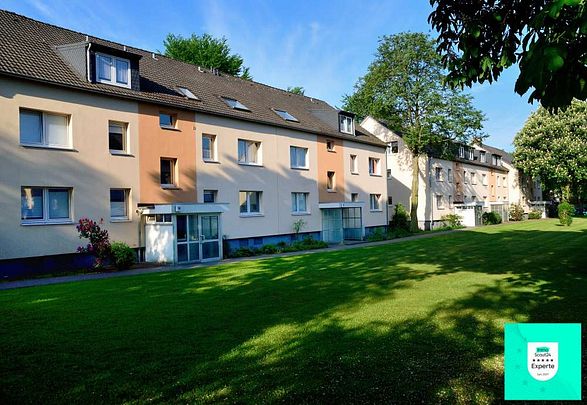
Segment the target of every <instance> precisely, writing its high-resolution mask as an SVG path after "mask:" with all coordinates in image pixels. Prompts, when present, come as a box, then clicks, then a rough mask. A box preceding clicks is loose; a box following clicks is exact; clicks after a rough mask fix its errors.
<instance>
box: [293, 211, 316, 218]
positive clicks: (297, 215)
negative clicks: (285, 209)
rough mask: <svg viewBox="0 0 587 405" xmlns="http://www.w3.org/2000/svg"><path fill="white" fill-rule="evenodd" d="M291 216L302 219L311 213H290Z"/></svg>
mask: <svg viewBox="0 0 587 405" xmlns="http://www.w3.org/2000/svg"><path fill="white" fill-rule="evenodd" d="M291 215H292V216H293V217H303V216H306V215H312V213H311V212H292V213H291Z"/></svg>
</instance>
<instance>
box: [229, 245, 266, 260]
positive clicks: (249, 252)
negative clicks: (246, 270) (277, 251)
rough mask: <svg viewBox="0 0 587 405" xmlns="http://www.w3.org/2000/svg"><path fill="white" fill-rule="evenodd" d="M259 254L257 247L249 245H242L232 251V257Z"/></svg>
mask: <svg viewBox="0 0 587 405" xmlns="http://www.w3.org/2000/svg"><path fill="white" fill-rule="evenodd" d="M258 254H259V250H258V249H255V248H248V247H242V248H238V249H235V250H233V251H232V252H231V253H230V257H235V258H236V257H250V256H256V255H258Z"/></svg>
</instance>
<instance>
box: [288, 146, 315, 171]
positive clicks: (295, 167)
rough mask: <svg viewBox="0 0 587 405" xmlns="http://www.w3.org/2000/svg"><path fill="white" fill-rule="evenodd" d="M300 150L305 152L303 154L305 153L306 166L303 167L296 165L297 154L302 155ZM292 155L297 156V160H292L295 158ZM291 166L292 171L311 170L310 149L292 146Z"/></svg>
mask: <svg viewBox="0 0 587 405" xmlns="http://www.w3.org/2000/svg"><path fill="white" fill-rule="evenodd" d="M298 150H299V151H303V153H304V165H303V166H297V165H296V163H297V154H298V153H300V152H298ZM292 154H295V155H296V159H292V157H293V155H292ZM289 164H290V167H291V168H292V169H309V168H310V165H309V162H308V148H304V147H301V146H294V145H290V147H289Z"/></svg>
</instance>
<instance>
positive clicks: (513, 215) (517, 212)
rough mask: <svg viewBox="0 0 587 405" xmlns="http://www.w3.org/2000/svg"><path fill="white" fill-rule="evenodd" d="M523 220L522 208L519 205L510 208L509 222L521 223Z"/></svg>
mask: <svg viewBox="0 0 587 405" xmlns="http://www.w3.org/2000/svg"><path fill="white" fill-rule="evenodd" d="M523 219H524V208H522V206H521V205H520V204H514V205H512V206H511V207H510V221H522V220H523Z"/></svg>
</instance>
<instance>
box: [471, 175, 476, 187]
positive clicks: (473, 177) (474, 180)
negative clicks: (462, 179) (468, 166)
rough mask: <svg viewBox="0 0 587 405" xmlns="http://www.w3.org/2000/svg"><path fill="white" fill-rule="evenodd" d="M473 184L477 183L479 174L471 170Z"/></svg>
mask: <svg viewBox="0 0 587 405" xmlns="http://www.w3.org/2000/svg"><path fill="white" fill-rule="evenodd" d="M471 184H472V185H476V184H477V174H476V173H475V172H471Z"/></svg>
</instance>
